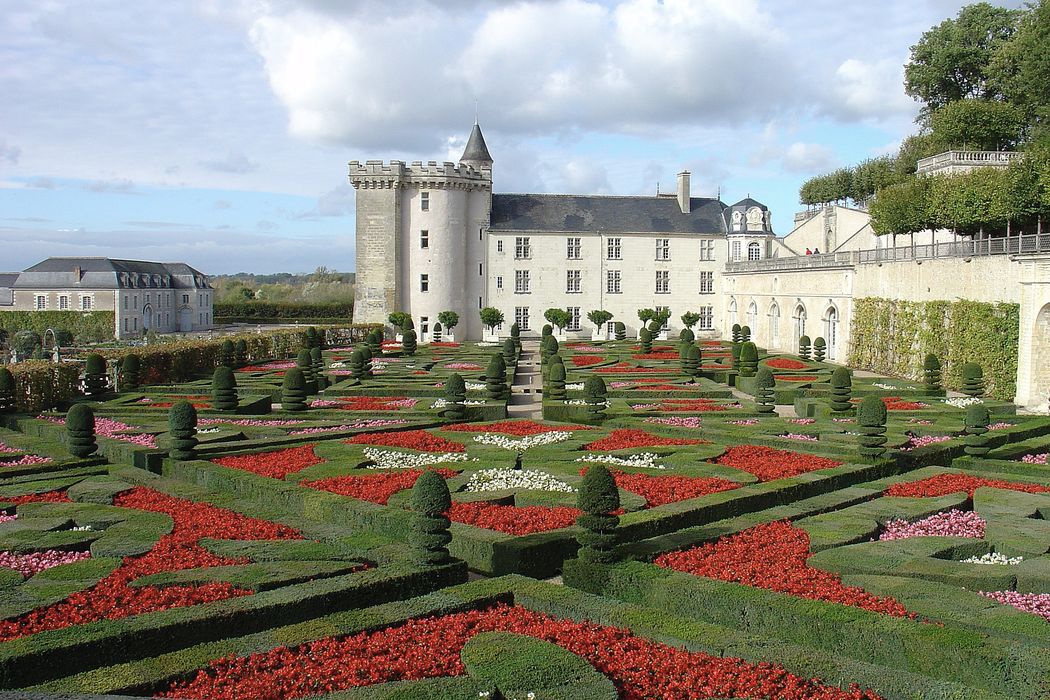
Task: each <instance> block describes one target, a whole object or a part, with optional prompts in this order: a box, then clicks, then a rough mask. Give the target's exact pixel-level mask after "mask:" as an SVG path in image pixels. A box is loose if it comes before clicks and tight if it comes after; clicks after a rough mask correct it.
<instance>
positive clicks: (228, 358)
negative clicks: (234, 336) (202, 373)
mask: <svg viewBox="0 0 1050 700" xmlns="http://www.w3.org/2000/svg"><path fill="white" fill-rule="evenodd" d="M235 352H236V350H235V349H234V347H233V341H232V340H230V339H229V338H227V339H226V340H224V341H222V347H221V348H219V364H220V365H222V366H223V367H233V356H234V353H235Z"/></svg>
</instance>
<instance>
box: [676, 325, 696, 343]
mask: <svg viewBox="0 0 1050 700" xmlns="http://www.w3.org/2000/svg"><path fill="white" fill-rule="evenodd" d="M695 340H696V334H695V333H693V331H691V330H689V329H688V328H683V329H682V330H681V331H679V332H678V341H679V342H681V343H683V344H686V343H692V342H694V341H695Z"/></svg>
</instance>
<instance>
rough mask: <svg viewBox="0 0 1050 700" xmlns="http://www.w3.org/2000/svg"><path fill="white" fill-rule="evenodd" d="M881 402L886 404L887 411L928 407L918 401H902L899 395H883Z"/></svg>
mask: <svg viewBox="0 0 1050 700" xmlns="http://www.w3.org/2000/svg"><path fill="white" fill-rule="evenodd" d="M882 403H884V404H886V410H887V411H917V410H919V409H920V408H928V407H929V406H928V404H924V403H922V402H919V401H904V400H903V399H901V397H899V396H883V397H882Z"/></svg>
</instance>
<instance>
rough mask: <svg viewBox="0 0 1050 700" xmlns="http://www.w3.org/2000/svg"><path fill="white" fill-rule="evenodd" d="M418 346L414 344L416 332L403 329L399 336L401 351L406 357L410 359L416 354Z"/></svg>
mask: <svg viewBox="0 0 1050 700" xmlns="http://www.w3.org/2000/svg"><path fill="white" fill-rule="evenodd" d="M417 348H418V345H417V343H416V332H415V331H414V330H412V329H411V328H405V330H404V332H403V333H402V334H401V349H402V351H404V353H405V354H406V355H408V356H409V357H411V356H412V355H415V354H416V349H417Z"/></svg>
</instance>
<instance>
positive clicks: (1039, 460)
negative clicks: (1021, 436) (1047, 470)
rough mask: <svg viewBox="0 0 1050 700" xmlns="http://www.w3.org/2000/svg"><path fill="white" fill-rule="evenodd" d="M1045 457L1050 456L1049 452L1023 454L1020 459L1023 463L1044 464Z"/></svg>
mask: <svg viewBox="0 0 1050 700" xmlns="http://www.w3.org/2000/svg"><path fill="white" fill-rule="evenodd" d="M1047 458H1050V452H1040V453H1039V454H1034V455H1025V456H1024V457H1022V458H1021V461H1022V462H1024V463H1025V464H1046V460H1047Z"/></svg>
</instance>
